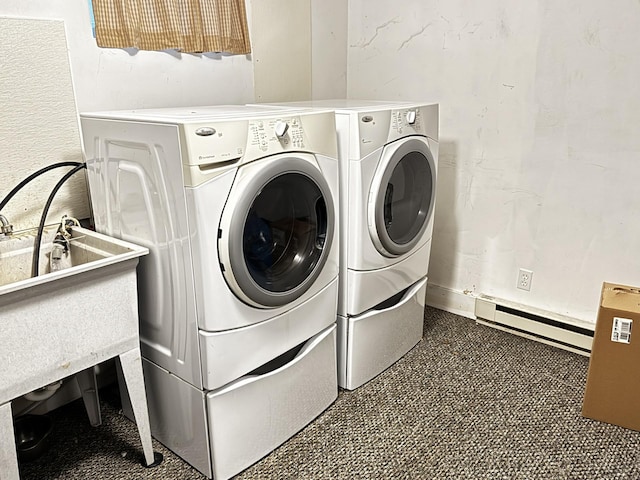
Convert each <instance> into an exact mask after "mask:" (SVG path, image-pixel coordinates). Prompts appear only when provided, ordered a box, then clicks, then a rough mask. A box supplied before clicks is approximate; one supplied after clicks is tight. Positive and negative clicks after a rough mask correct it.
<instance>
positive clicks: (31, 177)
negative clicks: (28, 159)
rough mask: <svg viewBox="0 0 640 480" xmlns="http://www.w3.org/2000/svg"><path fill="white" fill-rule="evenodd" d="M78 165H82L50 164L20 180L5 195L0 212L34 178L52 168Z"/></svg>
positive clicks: (78, 163)
mask: <svg viewBox="0 0 640 480" xmlns="http://www.w3.org/2000/svg"><path fill="white" fill-rule="evenodd" d="M78 165H82V164H81V163H80V162H58V163H52V164H51V165H47V166H46V167H43V168H41V169H40V170H38V171H37V172H34V173H32V174H31V175H29V176H28V177H27V178H25V179H24V180H22V181H21V182H20V183H19V184H18V185H16V186H15V187H13V189H12V190H11V191H10V192H9V193H8V194H7V196H6V197H4V198H3V199H2V201H1V202H0V212H1V211H2V209H3V208H4V207H5V206H6V205H7V203H9V200H11V199H12V198H13V196H14V195H15V194H16V193H18V192H19V191H20V190H21V189H22V187H24V186H25V185H26V184H27V183H29V182H30V181H31V180H33V179H34V178H36V177H39V176H40V175H42V174H43V173H46V172H48V171H49V170H53V169H54V168H59V167H77V166H78Z"/></svg>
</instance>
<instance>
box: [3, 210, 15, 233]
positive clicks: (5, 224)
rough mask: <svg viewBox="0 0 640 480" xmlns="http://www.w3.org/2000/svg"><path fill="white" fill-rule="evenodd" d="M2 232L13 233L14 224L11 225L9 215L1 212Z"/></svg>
mask: <svg viewBox="0 0 640 480" xmlns="http://www.w3.org/2000/svg"><path fill="white" fill-rule="evenodd" d="M0 232H2V234H3V235H7V236H8V235H11V234H12V233H13V225H11V224H10V223H9V220H7V217H5V216H4V215H2V214H0Z"/></svg>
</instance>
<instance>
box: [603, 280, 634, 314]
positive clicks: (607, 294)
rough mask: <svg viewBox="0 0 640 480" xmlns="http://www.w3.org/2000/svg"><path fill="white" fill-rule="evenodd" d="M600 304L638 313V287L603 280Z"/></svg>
mask: <svg viewBox="0 0 640 480" xmlns="http://www.w3.org/2000/svg"><path fill="white" fill-rule="evenodd" d="M600 305H602V306H603V307H605V308H615V309H619V310H625V311H628V312H636V313H640V288H637V287H630V286H627V285H618V284H615V283H606V282H605V283H604V284H603V285H602V299H601V301H600Z"/></svg>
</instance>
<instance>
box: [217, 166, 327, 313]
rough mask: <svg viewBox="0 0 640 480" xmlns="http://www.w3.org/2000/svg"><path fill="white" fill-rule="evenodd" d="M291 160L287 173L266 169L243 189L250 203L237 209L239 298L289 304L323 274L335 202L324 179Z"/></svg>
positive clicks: (233, 255)
mask: <svg viewBox="0 0 640 480" xmlns="http://www.w3.org/2000/svg"><path fill="white" fill-rule="evenodd" d="M287 160H290V161H289V162H288V163H289V165H288V166H287V167H288V168H286V171H285V172H279V173H277V174H275V175H274V174H272V172H271V171H270V170H271V169H267V170H266V171H265V172H264V175H261V176H259V177H257V178H254V180H253V182H252V183H251V186H250V187H249V188H246V189H245V191H246V193H247V195H246V196H244V198H245V199H247V200H246V202H245V203H244V204H243V205H238V206H237V208H235V209H234V213H233V215H234V218H233V219H232V223H231V229H230V232H229V238H228V241H229V261H230V264H231V265H230V266H231V271H232V275H233V278H234V280H235V284H236V285H237V287H238V288H239V289H240V290H241V292H237V293H240V295H239V297H240V298H241V299H243V300H245V301H248V303H253V304H254V305H256V306H266V307H276V306H280V305H285V304H287V303H290V302H291V301H293V300H295V299H296V298H298V297H300V296H301V295H302V294H303V293H304V292H305V291H307V290H308V288H309V287H310V286H311V285H312V284H313V281H314V280H315V279H316V278H317V277H318V275H319V274H320V271H321V269H322V266H323V265H324V263H325V261H326V257H327V252H328V250H329V247H330V244H331V239H332V237H333V223H334V216H333V215H334V214H333V202H332V200H331V195H330V191H329V187H328V185H327V183H326V181H325V180H324V178H323V177H322V175H321V174H320V172H319V171H318V170H314V169H313V168H309V164H308V163H307V162H295V160H296V159H295V158H289V159H287ZM292 162H293V163H292ZM283 164H284V162H282V163H281V164H280V167H279V168H280V169H282V165H283ZM274 165H276V166H277V164H274ZM292 166H294V167H295V168H291V167H292ZM265 177H266V178H265ZM252 192H253V193H254V195H253V196H252V195H251V193H252ZM256 192H257V193H256ZM238 246H241V248H237V247H238ZM227 273H231V272H225V275H226V274H227ZM232 288H233V287H232Z"/></svg>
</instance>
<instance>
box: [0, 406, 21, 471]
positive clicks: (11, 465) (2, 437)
mask: <svg viewBox="0 0 640 480" xmlns="http://www.w3.org/2000/svg"><path fill="white" fill-rule="evenodd" d="M0 480H20V471H19V470H18V454H17V452H16V443H15V436H14V434H13V416H12V415H11V402H7V403H5V404H4V405H0Z"/></svg>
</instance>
